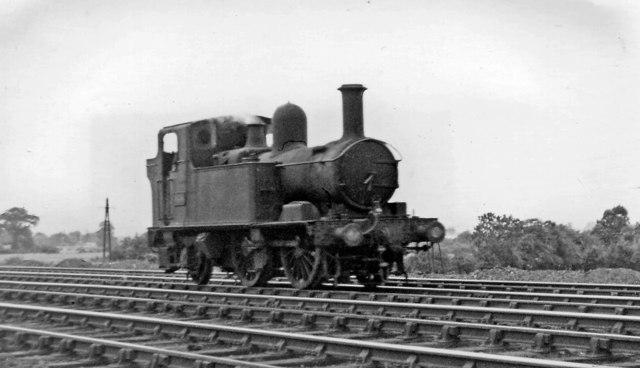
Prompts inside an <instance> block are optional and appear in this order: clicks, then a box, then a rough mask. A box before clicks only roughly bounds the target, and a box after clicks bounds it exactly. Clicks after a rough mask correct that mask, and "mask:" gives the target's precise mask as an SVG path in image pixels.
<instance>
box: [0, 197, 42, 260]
mask: <svg viewBox="0 0 640 368" xmlns="http://www.w3.org/2000/svg"><path fill="white" fill-rule="evenodd" d="M39 221H40V218H39V217H38V216H36V215H32V214H30V213H29V212H27V210H26V209H24V208H22V207H13V208H11V209H9V210H7V211H5V212H4V213H3V214H1V215H0V227H1V228H2V229H4V230H5V231H6V232H7V233H9V236H10V237H11V249H12V250H14V251H17V250H19V249H25V250H28V249H30V248H33V245H34V242H33V235H32V234H31V226H36V225H37V224H38V222H39Z"/></svg>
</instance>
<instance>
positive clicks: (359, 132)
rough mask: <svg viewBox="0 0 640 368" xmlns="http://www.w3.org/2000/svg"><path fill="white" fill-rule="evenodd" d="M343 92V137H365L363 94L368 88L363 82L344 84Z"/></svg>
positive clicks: (340, 89)
mask: <svg viewBox="0 0 640 368" xmlns="http://www.w3.org/2000/svg"><path fill="white" fill-rule="evenodd" d="M338 90H339V91H340V92H342V125H343V131H342V139H359V138H363V137H364V119H363V108H362V95H363V93H364V91H365V90H366V88H365V87H364V86H363V85H362V84H343V85H342V87H340V88H338Z"/></svg>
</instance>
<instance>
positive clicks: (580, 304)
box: [0, 268, 640, 368]
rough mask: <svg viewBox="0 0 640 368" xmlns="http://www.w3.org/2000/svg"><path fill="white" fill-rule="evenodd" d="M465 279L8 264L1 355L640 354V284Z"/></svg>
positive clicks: (3, 279) (326, 358) (236, 358)
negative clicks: (343, 278) (286, 277)
mask: <svg viewBox="0 0 640 368" xmlns="http://www.w3.org/2000/svg"><path fill="white" fill-rule="evenodd" d="M214 276H216V277H218V276H223V275H214ZM419 282H420V281H419ZM455 285H456V284H455V283H451V284H447V285H446V286H451V287H445V286H444V285H441V286H435V287H431V286H429V287H417V286H415V287H407V286H403V287H397V286H385V287H383V288H380V290H379V291H378V292H376V293H370V292H367V291H364V290H362V288H357V287H353V286H349V285H345V286H338V287H337V288H336V289H335V290H334V289H330V290H329V289H327V290H315V291H300V290H294V289H291V288H285V287H280V285H278V283H277V282H276V283H274V285H273V287H270V288H264V289H260V288H254V289H248V288H244V287H241V286H238V285H235V284H234V281H233V280H229V279H220V280H219V279H216V280H214V284H213V285H208V286H203V287H196V286H195V285H192V284H189V283H186V282H185V281H184V280H183V279H182V278H181V277H180V276H179V275H178V276H174V275H165V274H161V273H158V272H155V271H135V272H129V271H128V270H127V271H123V270H118V271H105V270H89V271H88V272H85V273H84V274H82V271H80V270H75V269H65V270H55V271H53V270H47V269H32V270H28V271H18V270H16V269H10V268H0V324H2V326H0V351H2V353H0V362H2V359H7V358H12V359H18V360H23V361H26V362H33V363H34V364H35V363H38V364H45V365H49V366H52V367H58V368H62V367H76V366H89V365H91V366H100V365H113V364H120V365H125V364H126V365H131V366H150V367H164V366H167V367H168V366H176V367H183V366H184V367H208V366H225V367H226V366H229V367H231V366H233V367H237V366H247V367H249V366H252V367H258V366H260V367H268V366H318V367H345V368H346V367H378V366H384V367H390V366H394V367H396V366H397V367H407V368H413V367H466V368H471V367H513V366H520V367H588V366H598V365H602V366H616V367H622V366H624V367H640V355H638V354H639V353H638V352H640V310H639V308H640V307H639V306H638V304H640V297H638V298H634V297H628V296H620V295H616V294H613V295H612V294H611V293H605V294H602V293H601V292H602V291H603V290H610V291H612V292H615V293H620V292H621V291H624V292H633V291H634V290H633V289H634V288H633V287H632V286H628V288H627V290H623V288H622V287H621V286H622V285H616V287H613V288H606V287H601V288H600V289H595V288H589V287H586V288H584V289H578V288H577V286H576V285H571V286H567V285H563V286H562V288H567V287H568V288H573V290H575V291H579V292H572V293H567V294H562V293H560V292H550V293H531V292H521V291H514V290H513V288H512V286H505V287H504V288H503V289H502V290H501V291H493V290H487V289H486V288H484V289H483V284H482V283H474V285H476V286H478V287H477V288H474V289H471V290H470V289H468V288H466V287H464V288H461V287H456V286H455ZM554 286H556V285H551V287H554ZM618 286H620V287H618ZM507 288H511V289H510V290H508V289H507ZM193 289H198V290H193ZM590 290H593V292H594V293H593V294H590V292H591V291H590Z"/></svg>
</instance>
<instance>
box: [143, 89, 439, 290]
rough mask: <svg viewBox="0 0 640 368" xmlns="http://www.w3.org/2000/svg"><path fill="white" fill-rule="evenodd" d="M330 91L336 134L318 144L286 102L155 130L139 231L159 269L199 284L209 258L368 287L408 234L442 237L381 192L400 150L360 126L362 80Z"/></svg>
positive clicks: (390, 183) (389, 190) (264, 272)
mask: <svg viewBox="0 0 640 368" xmlns="http://www.w3.org/2000/svg"><path fill="white" fill-rule="evenodd" d="M339 90H340V91H341V92H342V105H343V136H342V138H340V139H338V140H336V141H333V142H329V143H327V144H325V145H322V146H316V147H308V146H307V118H306V115H305V113H304V111H303V110H302V109H301V108H300V107H298V106H296V105H294V104H291V103H287V104H285V105H283V106H280V107H278V108H277V109H276V111H275V113H274V114H273V118H271V119H269V118H266V117H262V116H243V117H236V116H222V117H217V118H212V119H205V120H198V121H193V122H188V123H184V124H178V125H173V126H169V127H166V128H163V129H161V130H160V132H159V133H158V154H157V155H156V157H154V158H152V159H149V160H147V176H148V178H149V181H150V182H151V191H152V200H153V226H152V227H150V228H149V229H148V235H149V236H148V239H149V246H150V247H151V248H152V249H154V250H156V251H157V253H158V255H159V257H158V258H159V263H160V268H163V269H165V270H166V271H167V272H172V271H175V270H177V269H178V268H181V267H182V268H186V270H187V273H188V275H189V276H190V277H191V278H192V279H193V280H194V281H195V282H196V283H198V284H206V283H207V282H208V281H209V279H210V276H211V272H212V268H213V267H214V266H218V267H220V268H222V269H223V270H225V271H227V272H234V273H235V275H236V276H237V278H238V279H239V280H240V281H241V282H242V283H243V284H244V285H246V286H254V285H264V284H265V283H266V282H267V281H268V280H269V279H271V278H272V277H274V276H283V275H284V276H286V278H287V279H288V280H289V282H290V283H291V285H293V286H294V287H296V288H299V289H304V288H312V287H315V286H317V285H318V284H319V283H322V282H331V281H333V282H334V283H338V282H343V281H346V280H349V279H350V278H351V276H355V278H356V279H357V280H358V282H360V283H362V284H364V285H367V286H374V285H377V284H381V283H384V282H385V280H386V279H387V277H388V276H389V274H390V273H391V272H392V271H393V272H397V273H404V266H403V263H402V255H403V252H404V251H405V247H406V245H407V244H409V243H419V244H422V245H423V246H424V248H429V247H430V246H432V245H433V244H435V243H438V242H440V241H442V239H443V238H444V236H445V231H444V227H443V226H442V224H441V223H440V222H438V221H437V219H436V218H419V217H415V216H409V215H408V214H407V211H406V204H405V203H402V202H389V199H390V198H391V196H392V195H393V193H394V191H395V190H396V188H397V187H398V162H399V159H398V158H397V157H396V155H395V154H394V150H393V149H392V148H391V147H390V146H389V145H387V144H386V143H385V142H383V141H380V140H377V139H374V138H367V137H365V136H364V125H363V105H362V96H363V93H364V91H365V90H366V88H365V87H363V86H362V85H360V84H346V85H343V86H342V87H340V88H339ZM270 135H271V136H270ZM269 136H270V137H269ZM170 137H171V139H173V140H174V141H177V147H176V149H175V151H173V150H172V149H171V148H169V147H168V144H166V142H167V141H168V140H169V138H170ZM267 138H272V142H271V144H267V140H268V139H267Z"/></svg>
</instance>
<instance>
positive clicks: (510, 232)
mask: <svg viewBox="0 0 640 368" xmlns="http://www.w3.org/2000/svg"><path fill="white" fill-rule="evenodd" d="M478 220H479V223H478V225H476V227H475V228H474V229H473V235H472V237H473V244H474V245H475V247H476V249H477V254H478V258H479V260H480V263H481V266H483V267H496V266H497V267H504V266H513V267H519V266H520V261H519V260H518V256H517V254H516V249H515V247H514V246H513V244H514V243H515V242H516V241H517V239H518V238H519V237H520V235H521V233H522V221H520V220H519V219H517V218H515V217H513V216H510V215H509V216H506V215H501V216H496V215H495V214H493V213H491V212H489V213H485V214H484V215H482V216H480V217H479V218H478Z"/></svg>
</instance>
